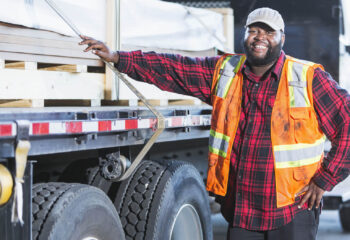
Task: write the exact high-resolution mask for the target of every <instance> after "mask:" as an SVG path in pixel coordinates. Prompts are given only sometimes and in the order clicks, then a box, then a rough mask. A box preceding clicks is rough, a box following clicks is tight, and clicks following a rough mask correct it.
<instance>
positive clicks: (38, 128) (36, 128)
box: [33, 123, 49, 135]
mask: <svg viewBox="0 0 350 240" xmlns="http://www.w3.org/2000/svg"><path fill="white" fill-rule="evenodd" d="M42 134H49V123H33V135H42Z"/></svg>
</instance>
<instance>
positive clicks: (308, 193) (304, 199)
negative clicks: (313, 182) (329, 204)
mask: <svg viewBox="0 0 350 240" xmlns="http://www.w3.org/2000/svg"><path fill="white" fill-rule="evenodd" d="M310 196H311V192H310V191H307V192H306V193H305V195H304V196H303V198H302V199H301V201H300V203H299V205H298V208H301V207H302V206H303V205H304V204H305V203H306V201H308V200H309V198H310Z"/></svg>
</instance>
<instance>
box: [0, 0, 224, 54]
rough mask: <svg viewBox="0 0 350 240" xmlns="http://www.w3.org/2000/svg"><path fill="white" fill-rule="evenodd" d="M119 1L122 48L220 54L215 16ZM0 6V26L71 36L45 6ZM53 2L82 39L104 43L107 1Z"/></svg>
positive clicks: (154, 1) (17, 2)
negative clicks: (89, 38) (133, 46)
mask: <svg viewBox="0 0 350 240" xmlns="http://www.w3.org/2000/svg"><path fill="white" fill-rule="evenodd" d="M120 1H121V42H122V44H128V45H135V46H143V47H155V48H166V49H178V50H189V51H202V50H207V49H212V48H218V49H221V50H223V49H224V47H223V45H222V43H223V42H224V41H225V38H224V35H223V23H222V22H223V21H222V16H221V15H220V14H218V13H215V12H212V11H208V10H204V9H196V8H189V9H190V12H191V14H189V13H188V11H187V10H186V8H185V7H183V6H182V5H180V4H175V3H168V2H163V1H160V0H120ZM0 2H1V8H0V21H2V22H7V23H11V24H18V25H23V26H26V27H31V28H38V29H44V30H50V31H54V32H58V33H61V34H64V35H71V36H74V35H75V34H74V33H73V31H72V30H71V29H70V28H69V27H68V26H67V24H65V23H64V22H63V21H62V20H61V19H60V18H59V17H58V16H57V14H56V13H55V12H54V11H53V10H52V9H50V7H49V6H48V5H47V3H46V2H45V1H44V0H0ZM54 2H55V3H56V5H57V6H59V8H61V9H62V10H63V11H64V13H65V15H67V16H68V17H69V18H70V19H71V20H72V22H73V23H74V25H76V27H77V28H78V29H79V30H80V32H81V33H82V34H85V35H88V36H92V37H94V38H97V39H101V40H105V36H106V29H105V26H106V24H105V21H106V1H103V0H74V1H73V0H55V1H54ZM195 16H196V17H195ZM198 18H199V19H200V21H202V22H203V23H204V24H205V26H203V25H202V24H201V23H200V21H199V20H198ZM213 35H215V36H216V37H214V36H213ZM217 38H218V39H219V40H217Z"/></svg>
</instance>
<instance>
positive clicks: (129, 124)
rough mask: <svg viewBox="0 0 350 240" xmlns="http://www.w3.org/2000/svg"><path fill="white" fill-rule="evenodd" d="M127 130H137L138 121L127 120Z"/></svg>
mask: <svg viewBox="0 0 350 240" xmlns="http://www.w3.org/2000/svg"><path fill="white" fill-rule="evenodd" d="M125 129H137V119H135V120H125Z"/></svg>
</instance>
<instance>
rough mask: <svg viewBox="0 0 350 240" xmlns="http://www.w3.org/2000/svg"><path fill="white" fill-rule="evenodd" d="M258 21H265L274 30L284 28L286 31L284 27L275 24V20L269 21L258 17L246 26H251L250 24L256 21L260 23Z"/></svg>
mask: <svg viewBox="0 0 350 240" xmlns="http://www.w3.org/2000/svg"><path fill="white" fill-rule="evenodd" d="M258 22H261V23H265V24H266V25H267V26H269V27H271V28H272V29H273V30H275V31H278V30H282V31H284V29H281V28H280V27H278V26H277V25H276V24H274V23H273V22H269V21H266V20H264V19H257V20H255V21H253V22H250V23H248V24H247V25H245V27H249V26H250V25H252V24H254V23H258Z"/></svg>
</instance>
